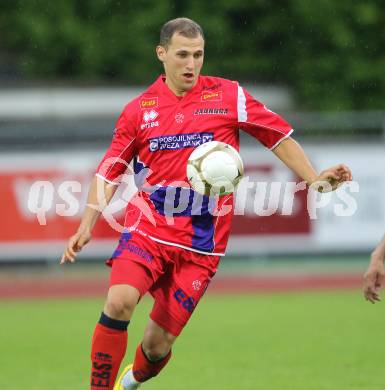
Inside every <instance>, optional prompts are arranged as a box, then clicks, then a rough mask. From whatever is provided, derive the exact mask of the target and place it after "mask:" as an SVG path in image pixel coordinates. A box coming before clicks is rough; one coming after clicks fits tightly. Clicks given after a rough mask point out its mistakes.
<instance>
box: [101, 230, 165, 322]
mask: <svg viewBox="0 0 385 390" xmlns="http://www.w3.org/2000/svg"><path fill="white" fill-rule="evenodd" d="M109 264H111V266H112V269H111V275H110V290H109V293H108V297H107V302H106V307H105V310H106V314H107V315H108V313H110V314H112V315H113V318H116V316H118V317H119V318H120V317H124V318H125V319H126V320H127V319H129V318H130V317H131V315H132V312H133V310H134V308H135V306H136V304H137V303H138V301H139V299H140V298H141V297H142V296H143V295H144V294H145V293H146V292H147V291H148V290H149V288H150V287H151V286H152V285H153V284H154V282H155V281H156V280H157V279H158V277H159V276H160V275H161V274H162V273H163V269H162V268H163V264H162V261H161V259H160V257H159V255H158V253H157V247H156V246H155V245H154V244H153V242H152V241H149V239H147V238H145V237H143V236H142V235H139V234H137V233H136V234H135V233H128V232H124V233H123V234H122V236H121V238H120V240H119V245H118V247H117V248H116V250H115V251H114V253H113V255H112V257H111V259H110V260H109Z"/></svg>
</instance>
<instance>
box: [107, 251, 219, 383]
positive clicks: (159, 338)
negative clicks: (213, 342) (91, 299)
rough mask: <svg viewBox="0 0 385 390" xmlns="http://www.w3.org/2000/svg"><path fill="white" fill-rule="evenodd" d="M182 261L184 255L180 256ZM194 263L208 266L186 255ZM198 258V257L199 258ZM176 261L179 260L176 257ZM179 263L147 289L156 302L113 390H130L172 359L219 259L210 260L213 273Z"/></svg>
mask: <svg viewBox="0 0 385 390" xmlns="http://www.w3.org/2000/svg"><path fill="white" fill-rule="evenodd" d="M182 256H183V257H185V256H184V254H182ZM187 256H188V257H189V258H193V259H194V260H195V261H202V262H205V263H206V264H207V263H208V262H209V261H208V260H207V259H205V256H203V255H198V256H196V254H193V253H192V252H190V253H188V252H187V254H186V257H187ZM199 256H200V257H199ZM175 257H178V256H175ZM183 257H182V261H181V262H179V264H178V265H177V266H176V267H174V268H173V269H172V270H170V272H168V273H167V274H165V275H163V276H162V277H161V278H160V279H159V280H158V281H157V283H156V284H155V285H154V286H153V287H152V288H151V289H150V292H151V294H152V295H153V296H154V298H155V303H154V307H153V310H152V312H151V314H150V318H151V320H150V322H149V323H148V326H147V328H146V332H145V335H144V339H143V342H142V343H141V344H140V345H139V346H138V348H137V351H136V356H135V360H134V364H133V366H132V365H131V366H127V367H126V368H125V370H124V372H123V373H122V375H121V376H120V378H119V380H118V381H117V384H116V387H115V388H114V390H133V389H136V388H137V387H138V385H139V384H140V383H142V382H144V381H146V380H148V379H149V378H151V377H154V376H155V375H157V374H158V373H159V372H160V370H162V369H163V368H164V367H165V365H166V364H167V363H168V361H169V360H170V358H171V347H172V345H173V343H174V341H175V339H176V338H177V336H179V334H180V333H181V332H182V330H183V328H184V327H185V325H186V324H187V322H188V320H189V319H190V317H191V315H192V313H193V311H194V309H195V307H196V305H197V304H198V302H199V300H200V299H201V298H202V296H203V294H204V292H205V291H206V288H207V286H208V284H209V282H210V280H211V278H212V277H213V276H214V274H215V270H216V269H215V268H216V265H217V264H218V261H219V258H217V257H215V258H210V259H209V260H210V262H212V264H213V269H210V268H207V267H203V266H201V265H199V264H196V263H193V262H192V261H183Z"/></svg>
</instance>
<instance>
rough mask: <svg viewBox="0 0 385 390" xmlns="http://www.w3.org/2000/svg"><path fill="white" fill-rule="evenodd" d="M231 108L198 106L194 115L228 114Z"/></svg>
mask: <svg viewBox="0 0 385 390" xmlns="http://www.w3.org/2000/svg"><path fill="white" fill-rule="evenodd" d="M228 113H229V110H228V109H227V108H197V109H196V110H195V111H194V115H227V114H228Z"/></svg>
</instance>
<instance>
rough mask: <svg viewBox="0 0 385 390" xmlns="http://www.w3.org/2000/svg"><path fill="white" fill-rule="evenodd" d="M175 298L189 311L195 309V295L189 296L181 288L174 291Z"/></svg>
mask: <svg viewBox="0 0 385 390" xmlns="http://www.w3.org/2000/svg"><path fill="white" fill-rule="evenodd" d="M174 298H175V300H176V301H177V302H178V303H179V304H180V305H181V306H182V307H183V309H185V310H187V311H188V312H189V313H192V312H193V311H194V309H195V306H196V302H195V299H194V298H193V297H189V296H188V295H187V294H186V293H185V292H184V291H183V290H182V289H181V288H179V289H178V290H176V291H175V293H174Z"/></svg>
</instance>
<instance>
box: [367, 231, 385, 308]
mask: <svg viewBox="0 0 385 390" xmlns="http://www.w3.org/2000/svg"><path fill="white" fill-rule="evenodd" d="M384 261H385V236H384V238H383V239H382V240H381V242H380V243H379V244H378V245H377V247H376V249H375V250H374V251H373V252H372V255H371V257H370V263H369V267H368V269H367V271H366V272H365V275H364V285H363V292H364V297H365V299H366V300H367V301H370V302H372V303H376V302H377V301H380V295H379V291H380V288H381V286H382V285H383V282H384V277H385V267H384Z"/></svg>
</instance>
